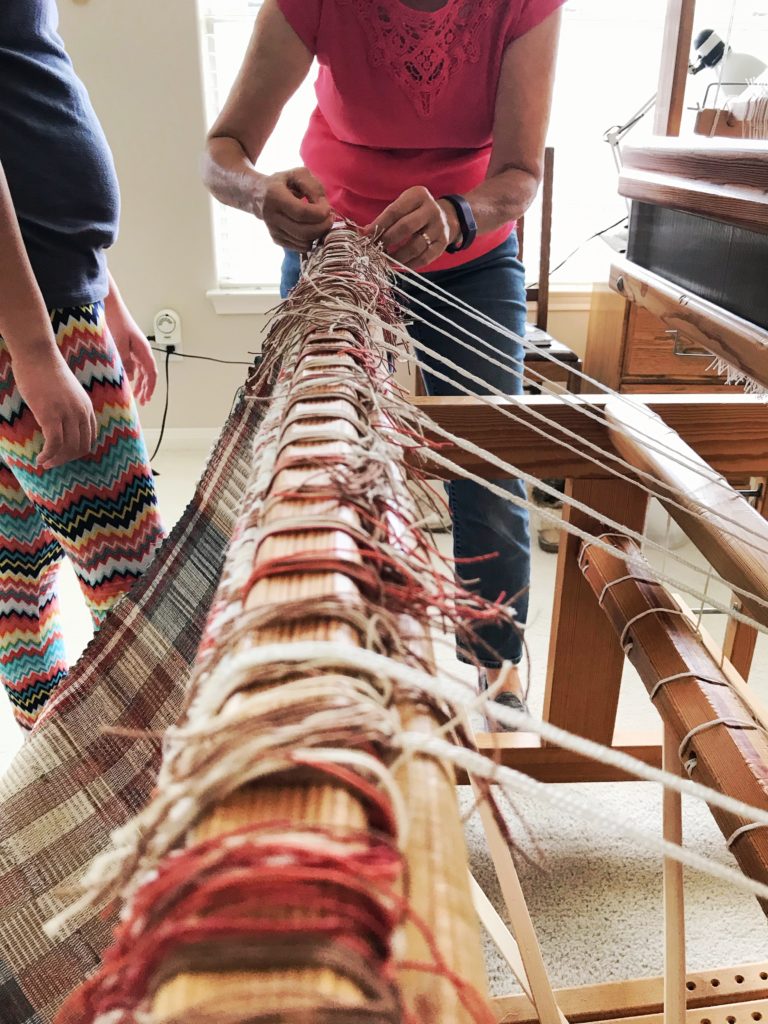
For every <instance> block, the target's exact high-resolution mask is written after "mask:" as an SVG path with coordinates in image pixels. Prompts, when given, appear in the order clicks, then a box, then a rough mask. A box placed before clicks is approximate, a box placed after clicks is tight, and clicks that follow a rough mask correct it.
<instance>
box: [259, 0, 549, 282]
mask: <svg viewBox="0 0 768 1024" xmlns="http://www.w3.org/2000/svg"><path fill="white" fill-rule="evenodd" d="M564 2H565V0H446V3H445V4H444V6H443V7H441V8H440V10H438V11H435V12H434V13H429V12H424V11H415V10H414V9H413V8H411V7H408V6H407V5H406V4H405V3H403V2H402V0H278V3H279V5H280V9H281V10H282V12H283V14H284V15H285V18H286V19H287V21H288V23H289V24H290V25H291V27H292V28H293V29H294V31H295V32H296V34H297V35H298V36H299V38H300V39H301V40H302V41H303V43H304V44H305V46H306V47H307V48H308V49H309V50H310V51H311V52H312V53H313V54H314V55H315V56H316V57H317V59H318V62H319V64H320V73H319V75H318V78H317V83H316V85H315V91H316V93H317V107H316V109H315V111H314V113H313V114H312V117H311V118H310V122H309V127H308V129H307V133H306V135H305V136H304V141H303V143H302V148H301V156H302V159H303V161H304V163H305V164H306V166H307V167H308V168H309V169H310V170H311V171H312V173H313V174H314V175H315V176H316V177H317V178H318V179H319V180H320V181H321V182H322V183H323V185H324V187H325V190H326V193H327V195H328V197H329V200H330V202H331V204H332V205H333V207H334V208H335V209H336V210H337V211H338V212H339V213H340V214H342V215H343V216H345V217H348V218H349V219H350V220H352V221H354V222H355V223H357V224H361V225H366V224H370V223H371V222H372V221H373V220H375V218H376V217H377V216H378V215H379V214H380V213H381V212H382V210H383V209H384V208H385V207H386V206H388V205H389V203H391V202H392V201H393V200H394V199H396V198H397V197H398V196H399V195H400V194H401V193H402V192H404V191H405V190H406V189H407V188H410V187H412V186H413V185H424V186H426V187H427V188H428V189H429V190H430V191H431V192H432V194H433V195H435V196H437V197H439V196H442V195H446V194H447V193H459V194H464V193H466V192H468V191H470V190H471V189H473V188H475V187H476V186H477V185H479V184H480V183H481V182H482V181H483V180H484V179H485V177H486V174H487V171H488V165H489V162H490V158H491V147H492V143H493V120H494V111H495V106H496V93H497V91H498V83H499V76H500V73H501V64H502V59H503V56H504V51H505V50H506V48H507V46H508V45H509V43H511V42H512V40H514V39H518V38H519V37H520V36H522V35H524V34H525V33H526V32H528V31H529V29H531V28H533V27H534V26H535V25H538V24H539V23H540V22H541V21H543V20H544V18H546V17H547V16H548V15H549V14H551V13H552V12H553V11H554V10H556V9H557V8H558V7H559V6H561V4H563V3H564ZM513 228H514V224H513V223H510V224H505V225H504V226H502V227H501V228H498V229H497V230H495V231H492V232H489V233H488V234H484V235H481V236H480V237H478V239H477V240H476V242H475V244H474V245H473V246H471V248H470V249H468V250H467V251H465V252H460V253H456V254H454V255H450V254H447V253H446V254H444V255H443V256H441V257H440V258H439V259H437V260H435V261H434V262H433V263H431V264H430V266H429V268H428V269H429V270H430V271H432V270H443V269H446V268H448V267H453V266H458V265H459V264H461V263H464V262H466V261H468V260H471V259H475V258H476V257H478V256H482V255H483V254H484V253H486V252H490V250H491V249H493V248H495V247H496V246H497V245H500V244H501V242H503V241H504V240H505V239H506V238H507V237H508V236H509V234H510V232H511V231H512V229H513Z"/></svg>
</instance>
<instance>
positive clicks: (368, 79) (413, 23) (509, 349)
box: [205, 0, 564, 707]
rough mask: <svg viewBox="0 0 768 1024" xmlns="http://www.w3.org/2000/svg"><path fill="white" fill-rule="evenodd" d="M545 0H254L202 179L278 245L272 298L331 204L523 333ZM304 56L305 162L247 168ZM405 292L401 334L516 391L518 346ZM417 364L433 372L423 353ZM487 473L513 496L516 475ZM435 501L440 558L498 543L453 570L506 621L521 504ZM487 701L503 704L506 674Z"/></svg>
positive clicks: (471, 488) (524, 536) (502, 633)
mask: <svg viewBox="0 0 768 1024" xmlns="http://www.w3.org/2000/svg"><path fill="white" fill-rule="evenodd" d="M563 3H564V0H264V3H263V5H262V9H261V13H260V14H259V17H258V19H257V23H256V28H255V31H254V35H253V39H252V41H251V45H250V48H249V50H248V54H247V56H246V58H245V62H244V64H243V67H242V69H241V72H240V75H239V77H238V79H237V82H236V83H235V86H234V88H233V90H232V93H231V95H230V97H229V99H228V101H227V103H226V106H225V108H224V110H223V111H222V114H221V116H220V117H219V119H218V120H217V122H216V124H215V125H214V126H213V129H212V130H211V133H210V136H209V141H208V158H207V161H206V169H205V179H206V183H207V185H208V187H209V188H210V190H211V191H212V192H213V194H214V195H215V196H216V197H217V198H218V199H220V200H221V201H222V202H224V203H227V204H229V205H230V206H234V207H237V208H238V209H241V210H246V211H248V212H250V213H253V214H255V215H256V216H257V217H260V218H261V219H263V220H264V221H265V223H266V225H267V227H268V228H269V231H270V234H271V236H272V238H273V239H274V241H275V242H276V243H277V244H278V245H279V246H281V247H282V248H283V249H284V250H285V258H284V262H283V283H282V290H283V294H287V292H288V291H289V290H290V288H291V287H292V286H293V285H294V284H295V283H296V280H297V279H298V274H299V253H300V252H303V251H306V250H307V249H308V248H309V247H310V246H311V244H312V243H313V242H314V241H315V240H316V239H317V238H319V237H321V236H322V235H323V234H324V233H325V232H326V231H327V230H328V228H329V227H330V225H331V222H332V218H333V213H334V212H337V213H340V214H341V215H343V216H345V217H347V218H349V219H350V220H352V221H354V222H355V223H357V224H361V225H365V226H366V229H367V230H368V231H376V232H377V234H378V235H379V236H381V238H382V240H383V244H384V245H385V247H386V248H387V250H388V251H389V252H390V253H391V254H392V255H393V256H394V257H395V258H396V259H398V260H399V261H400V262H401V263H405V264H407V265H408V266H409V267H411V268H412V269H414V270H418V271H420V272H422V273H423V274H424V277H425V278H427V279H428V280H431V281H433V282H435V283H436V284H439V285H440V287H441V288H443V289H444V290H445V291H447V292H448V293H450V295H451V296H452V297H453V298H455V299H459V300H462V301H464V302H466V303H468V304H469V305H471V306H473V307H475V308H476V309H479V310H480V311H481V312H482V313H484V314H486V315H487V316H489V317H491V318H492V319H493V320H495V321H497V322H500V323H501V324H503V325H504V326H505V327H507V328H510V329H511V330H512V331H514V332H515V333H517V334H522V333H523V331H524V329H525V312H526V305H525V283H524V274H523V267H522V265H521V264H520V262H519V261H518V259H517V236H516V235H515V233H514V230H513V229H514V225H515V221H516V219H517V218H518V217H520V216H521V215H522V214H523V213H524V212H525V210H526V209H527V208H528V206H529V205H530V204H531V202H532V200H533V198H534V196H535V194H536V191H537V189H538V186H539V182H540V180H541V174H542V162H543V151H544V141H545V137H546V131H547V123H548V120H549V110H550V104H551V97H552V86H553V81H554V65H555V56H556V51H557V39H558V34H559V28H560V11H559V8H560V7H561V5H562V4H563ZM314 58H317V60H318V63H319V65H320V73H319V75H318V79H317V84H316V92H317V108H316V109H315V111H314V113H313V114H312V117H311V119H310V123H309V126H308V129H307V132H306V134H305V136H304V141H303V144H302V149H301V155H302V160H303V161H304V165H305V166H303V167H300V168H297V169H294V170H290V171H283V172H281V173H279V174H272V175H266V174H263V173H261V172H260V171H259V170H258V166H257V165H258V159H259V156H260V154H261V152H262V150H263V148H264V144H265V143H266V141H267V139H268V138H269V136H270V134H271V133H272V131H273V129H274V127H275V125H276V124H277V121H278V119H279V117H280V114H281V112H282V110H283V107H284V105H285V103H286V102H287V100H288V99H289V98H290V96H291V95H292V94H293V93H294V92H295V91H296V89H297V88H298V86H299V85H300V84H301V82H302V81H303V80H304V78H305V77H306V75H307V74H308V73H309V70H310V68H311V65H312V61H313V59H314ZM408 291H409V295H410V299H409V300H407V301H408V303H409V304H410V306H411V310H412V313H413V316H414V317H420V316H423V317H426V318H427V319H428V320H429V321H430V324H432V325H437V326H428V325H427V324H425V323H422V322H420V321H419V320H418V319H416V320H415V323H414V325H413V327H412V328H411V333H412V334H414V335H416V336H417V337H418V339H419V340H420V341H422V342H423V344H425V345H427V346H429V348H431V349H434V350H436V351H437V352H439V353H440V354H441V355H442V356H444V357H446V358H448V359H451V360H452V361H453V362H455V363H457V364H459V365H461V366H462V367H464V368H466V369H467V370H468V371H470V372H471V373H473V374H474V375H475V376H476V377H480V378H481V379H483V380H485V381H487V382H488V383H489V384H490V385H491V386H492V387H495V388H500V389H502V390H503V391H505V392H506V393H508V394H519V393H520V390H521V384H520V378H519V370H520V368H521V367H522V349H521V346H520V344H519V342H516V341H513V340H511V339H510V338H508V337H506V336H504V335H500V334H499V333H498V332H495V331H493V330H492V329H489V328H485V327H482V326H479V325H478V323H477V322H476V321H475V320H472V319H469V318H466V317H464V316H462V314H461V313H457V311H456V309H455V307H454V304H453V303H452V302H451V301H450V300H447V299H446V300H445V301H442V300H440V299H436V298H434V297H433V296H432V295H431V294H428V293H426V292H424V291H422V290H420V289H419V288H417V287H415V286H414V285H410V286H409V287H408ZM425 302H426V303H427V304H428V306H429V309H428V310H427V309H425V308H424V306H423V305H420V303H425ZM435 313H438V314H442V315H443V316H447V317H450V319H451V320H452V321H453V323H454V324H456V325H457V327H459V328H462V327H464V328H467V329H468V330H470V331H472V332H473V333H475V334H479V333H482V335H483V336H484V338H485V340H487V341H488V342H490V343H491V344H492V345H493V346H494V347H495V348H496V349H498V351H499V352H500V353H503V354H504V355H506V356H508V357H511V358H512V360H513V361H514V366H516V367H517V373H515V372H511V371H507V370H505V369H500V368H499V367H498V366H494V365H493V364H492V363H491V362H489V361H488V359H487V357H486V353H487V351H488V350H487V349H483V348H481V347H478V349H477V350H476V351H468V350H467V349H466V348H464V347H462V346H461V345H459V344H458V343H457V342H455V341H453V340H451V339H450V338H449V337H446V335H445V334H444V333H443V332H442V331H441V330H440V329H439V325H441V324H442V325H444V324H445V321H443V320H440V318H439V317H435V315H434V314H435ZM451 333H455V334H458V335H459V336H460V337H463V338H466V337H467V336H466V335H461V332H460V331H454V330H452V331H451ZM502 358H503V356H502ZM507 362H509V361H508V360H507ZM430 365H431V366H433V368H434V369H435V370H440V371H442V372H446V368H445V365H444V364H442V363H440V362H439V361H437V360H435V361H434V362H430ZM447 372H448V374H449V375H450V373H451V371H450V370H448V371H447ZM424 379H425V385H426V388H427V391H428V392H429V393H430V394H435V395H450V394H461V393H462V392H461V391H460V389H457V388H453V387H452V386H451V385H449V384H447V383H446V382H444V381H442V380H440V378H439V377H438V376H437V375H435V374H432V373H430V372H428V371H427V372H425V374H424ZM467 383H468V384H469V386H471V387H472V388H473V389H475V390H476V389H477V385H476V384H474V383H472V382H467ZM505 487H506V489H507V490H508V491H509V493H510V494H511V495H519V496H522V495H523V494H524V487H523V484H522V483H521V482H520V481H519V480H508V481H506V482H505ZM449 497H450V504H451V512H452V516H453V527H454V548H455V553H456V555H457V557H461V558H467V557H470V558H471V557H472V556H475V555H484V554H487V553H488V552H491V551H497V552H499V555H498V557H497V558H495V559H493V560H491V561H487V562H482V563H479V565H475V566H472V565H470V566H469V567H468V568H467V569H466V570H464V571H465V573H466V575H467V577H468V578H472V579H476V578H477V577H481V579H480V580H479V582H478V584H477V587H478V589H479V591H480V592H481V593H482V594H483V596H485V597H487V598H489V599H490V600H496V599H497V598H498V597H499V595H500V594H502V593H503V594H506V595H517V599H516V602H515V607H516V610H517V615H518V621H519V622H520V623H522V624H524V623H525V619H526V614H527V606H528V584H529V571H530V538H529V529H528V519H527V515H526V514H525V512H524V511H522V510H520V509H518V508H516V507H515V506H513V505H512V504H510V503H509V502H507V501H505V500H502V499H500V498H496V497H494V496H492V495H489V494H488V493H486V492H485V491H483V490H482V489H481V488H479V487H478V486H477V485H475V484H473V483H471V482H468V481H458V482H456V483H452V484H451V485H450V486H449ZM489 649H492V650H493V651H494V652H496V653H495V654H494V655H493V656H491V655H490V654H489ZM467 654H471V655H472V658H473V660H476V661H477V662H479V664H480V665H482V666H483V668H484V671H483V673H482V678H481V684H482V685H485V683H486V681H490V682H493V681H494V679H495V677H496V675H497V674H498V670H499V667H500V663H501V661H502V660H506V661H511V662H513V663H514V664H517V663H518V662H519V661H520V659H521V656H522V643H521V638H520V635H519V632H518V630H516V629H511V628H500V627H496V628H489V629H487V630H486V631H485V632H484V633H483V634H482V638H481V643H480V644H478V645H477V647H476V649H475V650H474V651H472V652H467ZM496 655H498V656H496ZM460 656H461V652H460ZM497 699H498V700H501V701H502V702H503V703H506V704H510V705H512V706H515V707H520V706H521V705H522V699H521V691H520V686H519V681H514V682H513V683H512V684H511V689H510V692H508V693H504V694H501V695H499V697H498V698H497Z"/></svg>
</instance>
